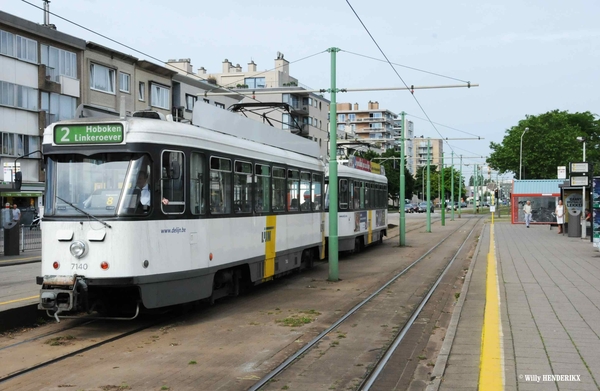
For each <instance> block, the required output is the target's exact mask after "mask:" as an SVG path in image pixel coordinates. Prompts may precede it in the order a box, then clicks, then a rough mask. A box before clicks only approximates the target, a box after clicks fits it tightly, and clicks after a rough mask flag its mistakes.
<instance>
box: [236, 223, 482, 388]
mask: <svg viewBox="0 0 600 391" xmlns="http://www.w3.org/2000/svg"><path fill="white" fill-rule="evenodd" d="M481 219H482V218H481V217H480V218H477V219H465V222H464V223H463V224H461V225H460V226H458V227H457V228H456V229H454V230H453V231H452V232H451V233H449V234H448V235H447V236H445V237H444V238H443V239H442V240H440V241H439V242H438V243H436V244H435V245H434V246H432V247H431V248H430V249H429V250H428V251H427V252H425V253H424V254H423V255H421V256H420V257H419V258H417V259H416V260H415V261H413V262H412V263H410V264H409V265H408V266H406V267H405V268H404V269H402V270H401V271H400V272H398V273H397V274H395V275H394V276H393V277H392V278H391V279H390V280H388V281H387V282H386V283H384V284H383V285H382V286H380V287H379V288H378V289H376V290H375V291H374V292H373V293H371V294H370V295H369V296H368V297H367V298H365V299H364V300H363V301H361V302H360V303H359V304H357V305H355V306H354V307H352V308H351V309H350V310H349V311H348V312H346V313H345V314H344V315H342V316H341V317H339V319H338V320H337V321H335V322H334V323H333V324H331V326H329V327H328V328H326V329H325V330H324V331H322V332H321V333H320V334H318V335H317V336H316V337H314V338H313V339H312V340H311V341H310V342H308V343H307V344H305V345H304V346H303V347H302V348H300V349H299V350H297V351H296V352H295V353H294V354H292V355H290V356H289V357H288V358H287V359H286V360H284V361H283V362H282V363H281V364H279V365H278V366H277V367H276V368H275V369H273V370H272V371H271V372H269V373H268V374H267V375H265V376H264V377H263V378H261V379H260V380H259V381H258V382H256V383H255V384H254V385H253V386H252V387H250V388H249V389H248V390H249V391H256V390H263V389H265V388H264V387H265V386H266V385H267V384H269V383H270V382H273V381H277V378H278V377H279V376H281V375H282V374H284V372H285V371H287V370H288V369H290V368H291V367H292V366H293V365H295V364H296V363H298V362H299V361H300V360H302V358H303V357H304V356H305V355H307V354H308V352H309V351H310V350H312V349H314V348H315V346H317V345H318V344H319V343H321V342H322V341H324V340H326V338H327V337H328V336H329V335H332V333H333V332H335V331H336V330H337V329H338V328H339V327H340V326H341V325H342V324H344V323H345V322H346V321H347V320H348V319H349V318H350V317H351V316H353V315H354V314H356V313H358V312H359V311H360V310H362V309H364V307H366V306H367V305H368V304H370V303H371V302H372V301H373V300H374V299H375V298H376V297H378V296H379V295H380V294H381V292H383V291H384V290H386V288H388V287H390V286H391V285H393V284H394V283H395V282H397V281H398V280H399V279H400V277H402V276H404V275H405V274H407V273H408V272H409V271H411V269H413V268H414V267H415V266H416V265H418V264H419V263H420V262H421V261H423V260H424V259H428V258H429V257H430V256H431V254H432V253H434V252H435V251H436V250H439V249H440V247H441V246H442V244H443V243H445V242H446V241H447V240H448V239H449V238H451V237H452V236H453V235H454V234H456V233H457V232H459V231H460V230H461V229H462V228H463V227H464V226H465V225H467V224H469V223H472V225H473V226H472V228H471V230H470V232H469V233H468V235H466V237H465V238H464V239H463V240H462V243H461V245H460V246H459V248H458V249H457V250H455V251H454V254H453V256H452V258H451V259H450V261H449V262H448V263H447V264H446V265H445V266H444V267H443V268H442V271H441V272H440V273H439V274H438V275H437V276H436V278H435V281H434V282H433V283H432V285H431V286H430V287H429V289H428V290H427V292H426V293H425V294H424V296H423V298H422V299H421V301H420V302H419V303H418V305H417V306H416V307H415V308H414V310H413V311H412V313H411V314H410V316H409V317H408V320H407V321H406V322H405V323H404V324H403V325H402V328H401V330H400V331H399V332H398V334H397V335H396V336H395V337H394V339H393V341H392V342H391V343H390V344H389V345H387V348H386V349H385V352H384V353H383V354H382V355H380V357H379V358H378V359H377V360H376V361H377V362H376V363H375V364H374V365H373V368H374V369H373V371H368V372H367V374H366V375H365V376H364V378H363V379H362V381H361V383H360V385H359V386H358V388H357V389H360V390H369V389H370V387H371V385H372V384H373V383H374V382H375V380H377V377H378V376H379V374H380V373H381V371H382V368H384V367H385V364H386V363H387V362H388V360H389V357H390V356H391V355H392V354H393V352H394V350H395V348H396V347H397V346H398V345H399V344H400V342H401V341H402V340H403V338H404V336H405V335H406V333H407V331H408V330H409V329H410V327H411V326H412V325H413V323H414V322H415V319H417V317H418V316H419V314H420V313H421V311H422V309H423V307H424V306H425V304H426V303H427V301H428V300H429V298H430V297H431V295H432V294H433V293H434V291H435V289H436V288H437V286H438V285H439V283H440V281H441V280H442V278H443V277H444V276H445V274H446V272H447V270H448V269H449V268H450V267H451V266H452V263H453V262H454V260H455V259H456V258H457V256H458V255H459V253H460V252H461V251H462V249H463V248H464V246H465V244H466V243H467V242H468V240H469V239H470V238H471V235H472V233H473V231H474V230H475V228H476V227H477V225H478V223H479V222H480V221H481ZM436 221H439V220H436ZM421 227H422V226H420V227H419V226H417V227H413V228H412V229H411V230H410V231H414V230H417V229H419V228H421ZM396 236H397V235H396ZM354 326H355V325H353V326H352V327H354ZM375 350H376V349H375Z"/></svg>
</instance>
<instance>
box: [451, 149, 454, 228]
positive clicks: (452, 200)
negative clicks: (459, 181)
mask: <svg viewBox="0 0 600 391" xmlns="http://www.w3.org/2000/svg"><path fill="white" fill-rule="evenodd" d="M450 162H451V164H452V170H451V172H450V173H451V175H452V176H451V177H450V208H451V210H452V211H451V212H450V213H451V217H450V221H454V202H455V201H454V151H452V154H451V159H450Z"/></svg>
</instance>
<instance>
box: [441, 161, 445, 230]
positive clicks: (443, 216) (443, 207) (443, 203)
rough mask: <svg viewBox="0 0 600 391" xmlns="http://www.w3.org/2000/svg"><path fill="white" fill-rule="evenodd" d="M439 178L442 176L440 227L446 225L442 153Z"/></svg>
mask: <svg viewBox="0 0 600 391" xmlns="http://www.w3.org/2000/svg"><path fill="white" fill-rule="evenodd" d="M441 163H442V164H441V167H442V168H441V172H440V174H441V176H442V186H441V188H442V197H441V198H442V199H443V201H442V227H444V226H445V225H446V185H445V184H444V153H442V161H441Z"/></svg>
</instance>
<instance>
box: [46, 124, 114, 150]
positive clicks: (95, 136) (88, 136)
mask: <svg viewBox="0 0 600 391" xmlns="http://www.w3.org/2000/svg"><path fill="white" fill-rule="evenodd" d="M122 142H123V125H122V124H117V123H115V124H98V125H56V126H55V127H54V143H55V144H57V145H72V144H120V143H122Z"/></svg>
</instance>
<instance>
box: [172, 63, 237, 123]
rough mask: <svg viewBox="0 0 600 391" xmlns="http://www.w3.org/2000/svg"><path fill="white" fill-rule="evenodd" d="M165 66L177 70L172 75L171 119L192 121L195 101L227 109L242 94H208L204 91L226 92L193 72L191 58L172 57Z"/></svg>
mask: <svg viewBox="0 0 600 391" xmlns="http://www.w3.org/2000/svg"><path fill="white" fill-rule="evenodd" d="M167 67H168V68H169V69H172V70H174V71H176V72H177V74H175V75H174V76H173V81H172V83H173V91H172V95H173V119H174V120H175V121H181V122H189V123H191V122H192V111H193V109H194V105H195V104H196V102H202V103H207V104H210V105H214V106H217V107H220V108H222V109H228V108H229V107H231V105H233V104H235V103H238V102H239V101H240V99H242V98H243V97H242V96H226V95H223V96H208V95H206V96H205V95H204V93H205V92H208V91H210V92H220V93H224V92H227V90H226V89H222V88H218V87H217V86H216V85H214V84H210V83H208V82H207V81H206V76H204V77H201V76H199V75H196V74H194V72H193V66H192V64H191V59H189V58H182V59H178V60H175V59H172V60H169V61H168V62H167Z"/></svg>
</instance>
